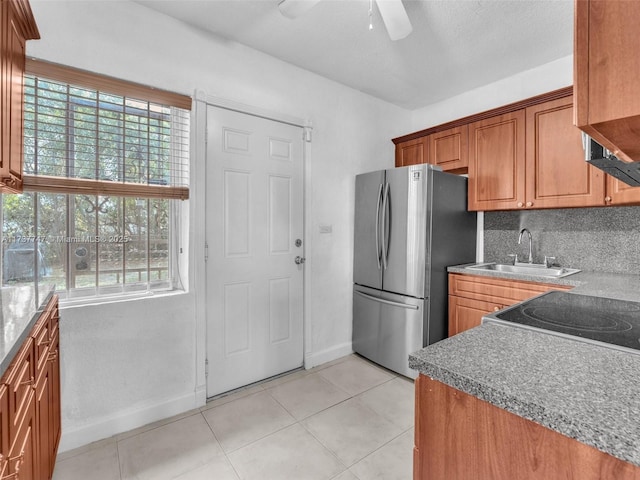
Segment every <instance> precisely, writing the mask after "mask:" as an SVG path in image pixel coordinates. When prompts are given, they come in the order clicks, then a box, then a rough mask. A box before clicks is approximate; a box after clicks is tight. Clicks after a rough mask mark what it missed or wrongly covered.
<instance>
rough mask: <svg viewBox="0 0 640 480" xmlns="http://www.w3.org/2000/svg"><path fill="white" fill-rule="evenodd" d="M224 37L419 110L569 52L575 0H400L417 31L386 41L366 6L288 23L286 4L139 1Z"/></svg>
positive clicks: (337, 1)
mask: <svg viewBox="0 0 640 480" xmlns="http://www.w3.org/2000/svg"><path fill="white" fill-rule="evenodd" d="M137 1H138V3H140V4H143V5H145V6H147V7H149V8H151V9H153V10H156V11H158V12H162V13H165V14H167V15H170V16H172V17H174V18H177V19H179V20H182V21H184V22H186V23H188V24H191V25H193V26H195V27H198V28H200V29H203V30H206V31H208V32H211V33H213V34H215V35H217V36H220V37H223V38H225V39H231V40H234V41H236V42H239V43H242V44H244V45H247V46H250V47H252V48H255V49H257V50H260V51H262V52H265V53H267V54H269V55H272V56H274V57H277V58H279V59H282V60H284V61H286V62H289V63H292V64H294V65H297V66H299V67H302V68H304V69H307V70H310V71H312V72H315V73H317V74H319V75H322V76H324V77H327V78H330V79H332V80H335V81H336V82H339V83H342V84H344V85H348V86H350V87H353V88H355V89H357V90H360V91H362V92H365V93H368V94H370V95H373V96H374V97H377V98H380V99H383V100H386V101H388V102H391V103H394V104H396V105H398V106H400V107H404V108H408V109H411V110H413V109H417V108H421V107H424V106H426V105H429V104H431V103H434V102H437V101H439V100H443V99H445V98H449V97H452V96H454V95H457V94H459V93H462V92H465V91H468V90H471V89H473V88H476V87H479V86H482V85H486V84H488V83H491V82H494V81H496V80H499V79H501V78H505V77H508V76H510V75H513V74H515V73H518V72H521V71H524V70H528V69H530V68H534V67H536V66H539V65H542V64H544V63H547V62H550V61H553V60H556V59H558V58H562V57H565V56H567V55H570V54H571V53H572V50H573V1H572V0H437V1H434V0H426V1H425V0H403V3H404V5H405V8H406V10H407V13H408V15H409V18H410V20H411V23H412V25H413V32H412V33H411V34H410V35H409V36H408V37H407V38H405V39H403V40H399V41H396V42H392V41H391V40H389V37H388V35H387V32H386V30H385V27H384V24H383V23H382V20H381V18H380V14H379V12H378V10H377V8H376V7H375V2H374V10H373V12H374V16H373V24H374V28H373V30H372V31H370V30H369V18H368V11H369V0H323V1H321V2H320V3H318V4H317V5H316V6H315V7H313V8H312V9H311V10H310V11H309V12H307V13H306V14H305V15H303V16H302V17H299V18H297V19H295V20H290V19H288V18H286V17H284V16H282V15H281V14H280V12H279V10H278V3H279V1H280V0H251V1H250V0H198V1H193V0H137Z"/></svg>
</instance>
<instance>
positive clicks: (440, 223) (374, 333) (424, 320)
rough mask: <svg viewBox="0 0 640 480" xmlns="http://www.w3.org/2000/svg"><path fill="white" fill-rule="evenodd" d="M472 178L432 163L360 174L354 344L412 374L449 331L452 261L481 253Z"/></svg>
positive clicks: (464, 260) (373, 357) (366, 354)
mask: <svg viewBox="0 0 640 480" xmlns="http://www.w3.org/2000/svg"><path fill="white" fill-rule="evenodd" d="M476 218H477V217H476V214H475V213H473V212H467V179H466V178H465V177H461V176H459V175H452V174H449V173H444V172H442V171H440V169H439V168H438V167H434V166H431V165H426V164H423V165H413V166H410V167H402V168H394V169H389V170H382V171H378V172H371V173H364V174H362V175H357V176H356V199H355V234H354V268H353V281H354V288H353V350H354V351H355V352H357V353H359V354H360V355H362V356H364V357H366V358H368V359H370V360H372V361H374V362H376V363H378V364H380V365H382V366H384V367H386V368H388V369H390V370H393V371H395V372H398V373H400V374H402V375H405V376H407V377H411V378H415V377H416V376H417V374H416V372H415V371H414V370H411V369H409V366H408V355H409V353H411V352H414V351H416V350H419V349H421V348H422V347H424V346H426V345H430V344H432V343H434V342H437V341H439V340H442V339H443V338H445V337H446V336H447V304H448V301H447V271H446V269H447V267H448V266H450V265H458V264H462V263H469V262H473V261H475V253H476V226H477V220H476Z"/></svg>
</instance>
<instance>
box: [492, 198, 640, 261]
mask: <svg viewBox="0 0 640 480" xmlns="http://www.w3.org/2000/svg"><path fill="white" fill-rule="evenodd" d="M522 228H528V229H529V231H530V232H531V235H532V236H533V261H534V262H535V263H543V261H544V257H545V255H547V256H553V257H556V263H558V264H560V265H561V266H563V267H571V268H580V269H582V270H585V271H596V272H614V273H630V274H640V207H603V208H574V209H558V210H522V211H510V212H485V214H484V260H485V261H487V262H499V263H508V261H509V257H508V254H510V253H516V254H518V260H519V261H526V259H527V257H528V252H529V244H528V243H529V242H528V239H527V238H526V235H524V236H523V239H522V244H521V245H518V234H519V232H520V230H521V229H522Z"/></svg>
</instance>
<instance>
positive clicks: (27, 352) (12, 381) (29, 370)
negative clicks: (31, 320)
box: [6, 337, 36, 437]
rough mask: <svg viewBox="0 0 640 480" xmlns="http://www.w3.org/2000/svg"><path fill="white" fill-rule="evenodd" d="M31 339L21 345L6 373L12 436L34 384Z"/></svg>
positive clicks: (31, 396)
mask: <svg viewBox="0 0 640 480" xmlns="http://www.w3.org/2000/svg"><path fill="white" fill-rule="evenodd" d="M35 381H36V379H35V367H34V353H33V339H31V338H30V337H29V338H27V340H26V341H25V342H24V344H23V345H22V348H21V349H20V351H19V352H18V354H17V355H16V357H15V359H14V361H13V363H12V365H11V366H10V367H9V370H8V371H7V374H6V382H7V390H8V394H9V435H10V436H11V437H14V436H15V434H16V431H17V430H18V428H19V426H20V422H21V421H22V418H23V417H24V416H25V414H26V413H25V412H26V411H27V410H28V409H29V408H30V404H31V402H32V401H33V387H34V386H35Z"/></svg>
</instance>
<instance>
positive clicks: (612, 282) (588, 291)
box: [447, 263, 640, 302]
mask: <svg viewBox="0 0 640 480" xmlns="http://www.w3.org/2000/svg"><path fill="white" fill-rule="evenodd" d="M469 265H477V264H476V263H469V264H465V265H457V266H454V267H449V268H448V269H447V271H448V272H449V273H463V274H465V275H479V276H483V277H494V278H501V279H504V280H520V281H525V282H539V283H547V284H550V285H565V286H569V287H574V288H573V289H572V290H570V292H571V293H579V294H581V295H593V296H598V297H607V298H616V299H618V300H630V301H636V302H640V275H626V274H621V273H602V272H579V273H574V274H573V275H569V276H567V277H562V278H553V277H543V276H540V275H526V274H519V273H518V274H505V273H504V272H496V271H492V270H469V269H467V268H465V267H468V266H469Z"/></svg>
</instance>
